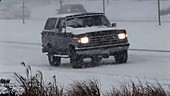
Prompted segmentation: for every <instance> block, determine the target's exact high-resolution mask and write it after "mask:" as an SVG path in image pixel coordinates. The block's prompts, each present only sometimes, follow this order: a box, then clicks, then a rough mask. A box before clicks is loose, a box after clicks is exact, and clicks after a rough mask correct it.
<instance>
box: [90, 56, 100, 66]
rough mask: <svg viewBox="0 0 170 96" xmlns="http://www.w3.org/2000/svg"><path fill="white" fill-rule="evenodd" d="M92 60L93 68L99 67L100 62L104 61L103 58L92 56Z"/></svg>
mask: <svg viewBox="0 0 170 96" xmlns="http://www.w3.org/2000/svg"><path fill="white" fill-rule="evenodd" d="M91 60H92V63H93V66H97V65H99V62H100V61H101V60H102V57H99V56H92V57H91Z"/></svg>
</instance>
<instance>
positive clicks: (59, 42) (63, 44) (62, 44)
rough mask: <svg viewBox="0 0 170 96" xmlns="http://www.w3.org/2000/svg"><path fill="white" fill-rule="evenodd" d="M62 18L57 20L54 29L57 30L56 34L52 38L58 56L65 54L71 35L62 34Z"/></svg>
mask: <svg viewBox="0 0 170 96" xmlns="http://www.w3.org/2000/svg"><path fill="white" fill-rule="evenodd" d="M64 23H65V19H64V18H59V20H58V24H57V26H56V29H58V33H56V34H55V37H54V38H53V39H54V40H55V42H54V43H55V48H56V49H57V51H58V52H59V54H67V53H68V47H69V43H70V42H71V35H70V34H67V33H66V32H64Z"/></svg>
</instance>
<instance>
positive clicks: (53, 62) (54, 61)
mask: <svg viewBox="0 0 170 96" xmlns="http://www.w3.org/2000/svg"><path fill="white" fill-rule="evenodd" d="M48 61H49V63H50V65H51V66H59V65H60V63H61V57H57V56H54V54H48Z"/></svg>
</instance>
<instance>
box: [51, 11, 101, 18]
mask: <svg viewBox="0 0 170 96" xmlns="http://www.w3.org/2000/svg"><path fill="white" fill-rule="evenodd" d="M82 15H103V13H90V12H88V13H66V14H57V15H55V16H50V18H59V17H62V18H66V17H68V18H69V17H74V16H82Z"/></svg>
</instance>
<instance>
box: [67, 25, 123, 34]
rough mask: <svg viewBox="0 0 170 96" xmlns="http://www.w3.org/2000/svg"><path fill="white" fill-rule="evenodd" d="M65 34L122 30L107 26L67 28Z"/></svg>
mask: <svg viewBox="0 0 170 96" xmlns="http://www.w3.org/2000/svg"><path fill="white" fill-rule="evenodd" d="M66 30H67V32H70V33H72V34H75V35H79V34H84V33H89V32H97V31H107V30H123V29H117V28H115V27H114V28H113V27H107V26H94V27H83V28H72V27H67V28H66Z"/></svg>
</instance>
